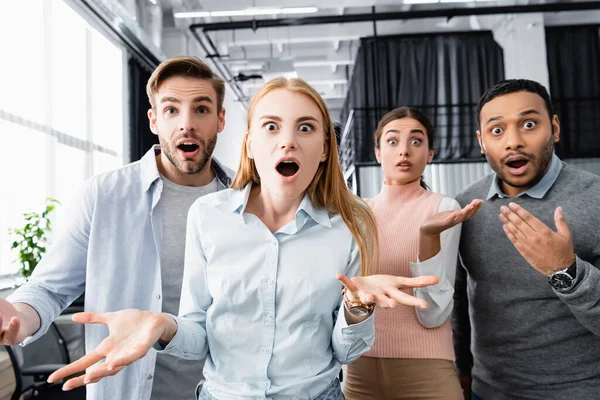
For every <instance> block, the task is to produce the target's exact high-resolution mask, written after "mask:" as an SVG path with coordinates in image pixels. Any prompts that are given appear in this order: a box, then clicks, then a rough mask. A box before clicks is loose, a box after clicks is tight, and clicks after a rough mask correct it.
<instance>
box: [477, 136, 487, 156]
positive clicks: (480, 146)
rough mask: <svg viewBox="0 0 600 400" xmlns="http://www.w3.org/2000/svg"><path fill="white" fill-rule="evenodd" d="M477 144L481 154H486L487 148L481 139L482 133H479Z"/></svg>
mask: <svg viewBox="0 0 600 400" xmlns="http://www.w3.org/2000/svg"><path fill="white" fill-rule="evenodd" d="M477 143H479V150H480V151H481V154H485V146H484V145H483V140H482V139H481V131H480V130H478V131H477Z"/></svg>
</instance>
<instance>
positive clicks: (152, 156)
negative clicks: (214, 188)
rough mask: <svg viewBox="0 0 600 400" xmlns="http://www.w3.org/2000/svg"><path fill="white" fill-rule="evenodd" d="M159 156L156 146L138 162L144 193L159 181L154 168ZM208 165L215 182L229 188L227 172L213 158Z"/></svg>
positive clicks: (229, 178)
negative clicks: (212, 172) (215, 178)
mask: <svg viewBox="0 0 600 400" xmlns="http://www.w3.org/2000/svg"><path fill="white" fill-rule="evenodd" d="M159 154H160V145H159V144H156V145H154V146H152V148H151V149H150V150H148V151H147V152H146V154H144V156H143V157H142V159H141V160H140V164H141V168H142V186H143V189H144V191H146V190H148V189H150V187H151V186H152V184H153V183H154V182H156V180H157V179H160V174H159V172H158V167H157V166H156V156H158V155H159ZM210 165H211V167H212V169H213V171H215V175H216V176H217V180H218V181H219V182H220V183H221V184H222V185H223V186H224V187H226V188H227V187H229V185H231V177H230V176H229V174H228V173H227V170H226V169H225V168H224V167H223V166H222V165H221V164H220V163H219V162H218V161H217V160H215V159H214V158H212V159H211V162H210Z"/></svg>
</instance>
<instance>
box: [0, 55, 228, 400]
mask: <svg viewBox="0 0 600 400" xmlns="http://www.w3.org/2000/svg"><path fill="white" fill-rule="evenodd" d="M147 91H148V97H149V99H150V103H151V105H152V108H151V109H150V110H149V111H148V117H149V120H150V127H151V129H152V131H153V132H154V133H155V134H157V135H158V137H159V141H160V146H155V147H154V148H152V149H151V150H150V151H148V153H146V155H145V156H144V157H143V158H142V159H141V160H140V161H138V162H134V163H132V164H128V165H126V166H124V167H122V168H120V169H118V170H115V171H112V172H108V173H105V174H102V175H98V176H95V177H92V178H91V179H90V180H88V181H87V182H86V184H85V185H84V186H83V188H82V189H81V191H80V193H79V196H78V197H77V200H76V201H75V202H74V204H73V206H72V208H71V209H70V210H69V212H68V214H67V217H66V218H65V221H64V226H63V229H62V231H63V233H62V234H60V235H58V236H57V237H56V238H55V240H54V243H53V245H52V247H51V248H50V249H49V251H48V253H47V254H46V255H45V257H44V258H43V259H42V261H41V262H40V264H39V265H38V267H37V268H36V270H35V272H34V274H33V276H32V277H31V280H30V281H29V282H27V283H26V284H24V285H23V286H22V287H20V288H19V289H18V290H17V291H16V292H15V293H13V294H12V295H11V296H10V297H9V298H8V299H7V300H0V313H1V316H2V319H3V320H4V322H5V324H4V327H3V328H2V329H1V330H0V341H1V342H2V343H3V344H17V343H22V344H24V345H25V344H27V343H30V342H32V341H34V340H36V339H37V338H39V337H40V336H41V335H43V334H44V333H45V332H46V330H47V329H48V327H49V325H50V324H51V323H52V321H54V320H55V319H56V318H57V317H58V315H59V314H60V313H61V312H62V311H63V310H64V309H65V308H66V307H67V306H68V305H69V304H70V303H71V302H72V301H73V300H75V299H76V298H77V297H78V296H80V295H81V293H82V292H84V291H85V301H86V303H85V309H86V311H95V312H112V311H117V310H121V309H126V308H136V309H142V310H147V311H152V312H174V313H176V312H177V309H178V308H179V296H180V292H181V280H182V275H183V256H184V243H185V221H186V217H187V211H188V209H189V206H190V205H191V204H192V203H193V201H195V200H196V199H197V198H198V196H200V195H203V194H205V193H208V192H214V191H219V190H223V189H225V188H226V187H228V186H229V184H230V182H231V179H230V176H231V171H228V170H226V169H225V168H224V167H222V166H221V165H219V164H218V163H217V162H216V161H215V160H212V159H211V158H212V152H213V150H214V148H215V145H216V140H217V135H218V133H219V132H221V131H222V130H223V128H224V124H225V109H223V107H222V106H223V98H224V92H225V87H224V82H223V80H221V79H220V78H219V77H218V76H216V75H215V74H214V73H213V72H212V70H211V69H210V68H209V67H208V66H207V65H206V64H204V63H203V62H202V61H200V60H198V59H197V58H194V57H176V58H173V59H169V60H167V61H165V62H163V63H162V64H161V65H159V66H158V68H157V69H156V70H155V71H154V73H153V74H152V76H151V78H150V80H149V82H148V86H147ZM107 117H109V116H107ZM165 235H166V236H167V237H165ZM169 310H170V311H169ZM9 320H10V322H9ZM107 336H108V330H107V329H106V328H105V327H104V326H100V325H90V326H86V335H85V342H86V349H87V351H91V350H92V349H95V348H96V347H97V346H98V345H99V344H100V343H101V342H102V340H103V339H105V338H106V337H107ZM172 358H173V357H169V356H166V358H164V359H161V358H160V357H159V358H158V360H157V356H156V353H155V352H150V353H148V355H147V356H145V357H144V358H143V359H141V360H139V361H138V362H137V363H135V364H133V365H131V366H130V367H128V368H127V369H126V370H125V371H123V372H122V373H121V374H119V375H118V376H116V377H113V378H110V379H106V380H103V381H102V382H100V383H98V384H97V385H91V386H90V387H88V389H87V398H88V399H94V400H113V399H141V400H149V399H152V400H163V399H165V400H166V399H168V398H174V397H173V396H175V394H174V393H173V392H172V390H173V389H172V387H173V386H170V385H175V387H177V389H178V390H177V395H176V396H177V398H190V399H191V398H193V397H194V387H195V386H196V384H197V383H198V381H199V380H200V379H201V378H202V364H189V365H185V366H181V363H180V364H178V365H177V366H175V364H174V363H172V362H170V359H172ZM174 368H177V369H176V370H175V369H174Z"/></svg>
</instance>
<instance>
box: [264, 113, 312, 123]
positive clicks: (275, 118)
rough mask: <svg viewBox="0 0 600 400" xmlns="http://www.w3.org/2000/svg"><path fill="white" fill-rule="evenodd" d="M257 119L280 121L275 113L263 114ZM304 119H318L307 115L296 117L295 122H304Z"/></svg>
mask: <svg viewBox="0 0 600 400" xmlns="http://www.w3.org/2000/svg"><path fill="white" fill-rule="evenodd" d="M259 119H272V120H273V121H277V122H281V121H282V119H281V118H280V117H278V116H276V115H263V116H262V117H260V118H259ZM304 121H315V122H319V120H317V119H316V118H315V117H313V116H310V115H307V116H304V117H299V118H297V119H296V123H300V122H304Z"/></svg>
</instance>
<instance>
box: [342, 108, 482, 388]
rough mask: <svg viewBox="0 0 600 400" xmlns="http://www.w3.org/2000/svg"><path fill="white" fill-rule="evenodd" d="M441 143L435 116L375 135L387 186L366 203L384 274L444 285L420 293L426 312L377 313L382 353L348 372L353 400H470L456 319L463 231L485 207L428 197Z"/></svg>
mask: <svg viewBox="0 0 600 400" xmlns="http://www.w3.org/2000/svg"><path fill="white" fill-rule="evenodd" d="M433 141H434V129H433V126H432V124H431V122H430V121H429V119H428V118H427V116H425V114H423V113H422V112H420V111H418V110H415V109H412V108H408V107H402V108H397V109H395V110H393V111H390V112H389V113H388V114H386V115H385V116H384V117H383V118H382V119H381V121H380V122H379V125H378V127H377V130H376V132H375V153H376V156H377V161H379V163H381V167H382V169H383V176H384V181H383V188H382V189H381V192H380V193H379V194H378V195H377V196H375V197H374V198H372V199H367V200H366V201H367V203H368V204H369V205H370V206H371V208H372V209H373V212H374V214H375V218H376V220H377V224H378V231H379V248H380V267H379V273H381V274H392V275H399V276H420V275H435V276H437V277H438V278H439V280H440V282H439V283H438V284H437V285H433V286H429V287H427V288H422V289H414V295H415V296H417V297H420V298H422V299H424V300H425V301H427V303H428V305H429V307H428V308H426V309H418V308H417V309H416V312H415V309H414V308H410V307H396V308H390V309H378V310H377V312H376V313H375V344H374V346H373V347H372V348H371V350H370V351H369V352H367V353H365V355H363V356H362V357H361V358H360V359H358V360H357V361H355V362H354V363H353V364H351V365H349V366H348V370H347V378H346V382H345V390H344V392H345V395H346V398H347V399H348V400H370V399H373V400H392V399H431V400H439V399H443V400H445V399H448V400H461V399H463V393H462V389H461V387H460V384H459V381H458V376H457V373H456V370H455V368H454V363H453V361H454V348H453V345H452V329H451V327H450V320H449V316H450V314H451V312H452V306H453V299H452V298H453V294H454V276H455V272H456V264H457V255H458V243H459V239H460V229H461V225H460V224H461V222H462V221H464V220H465V219H467V218H469V217H471V216H472V215H473V214H475V212H476V211H477V210H478V209H479V207H480V205H481V201H480V200H475V201H473V203H471V204H469V205H467V206H466V207H465V208H464V209H461V208H460V206H459V204H458V203H457V202H456V200H454V199H451V198H448V197H444V196H443V195H441V194H437V193H433V192H431V191H429V190H428V187H427V185H426V184H425V182H424V181H423V178H422V174H423V171H424V170H425V166H426V165H427V163H429V162H431V160H432V158H433ZM407 293H409V294H413V293H411V292H410V291H407Z"/></svg>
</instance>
